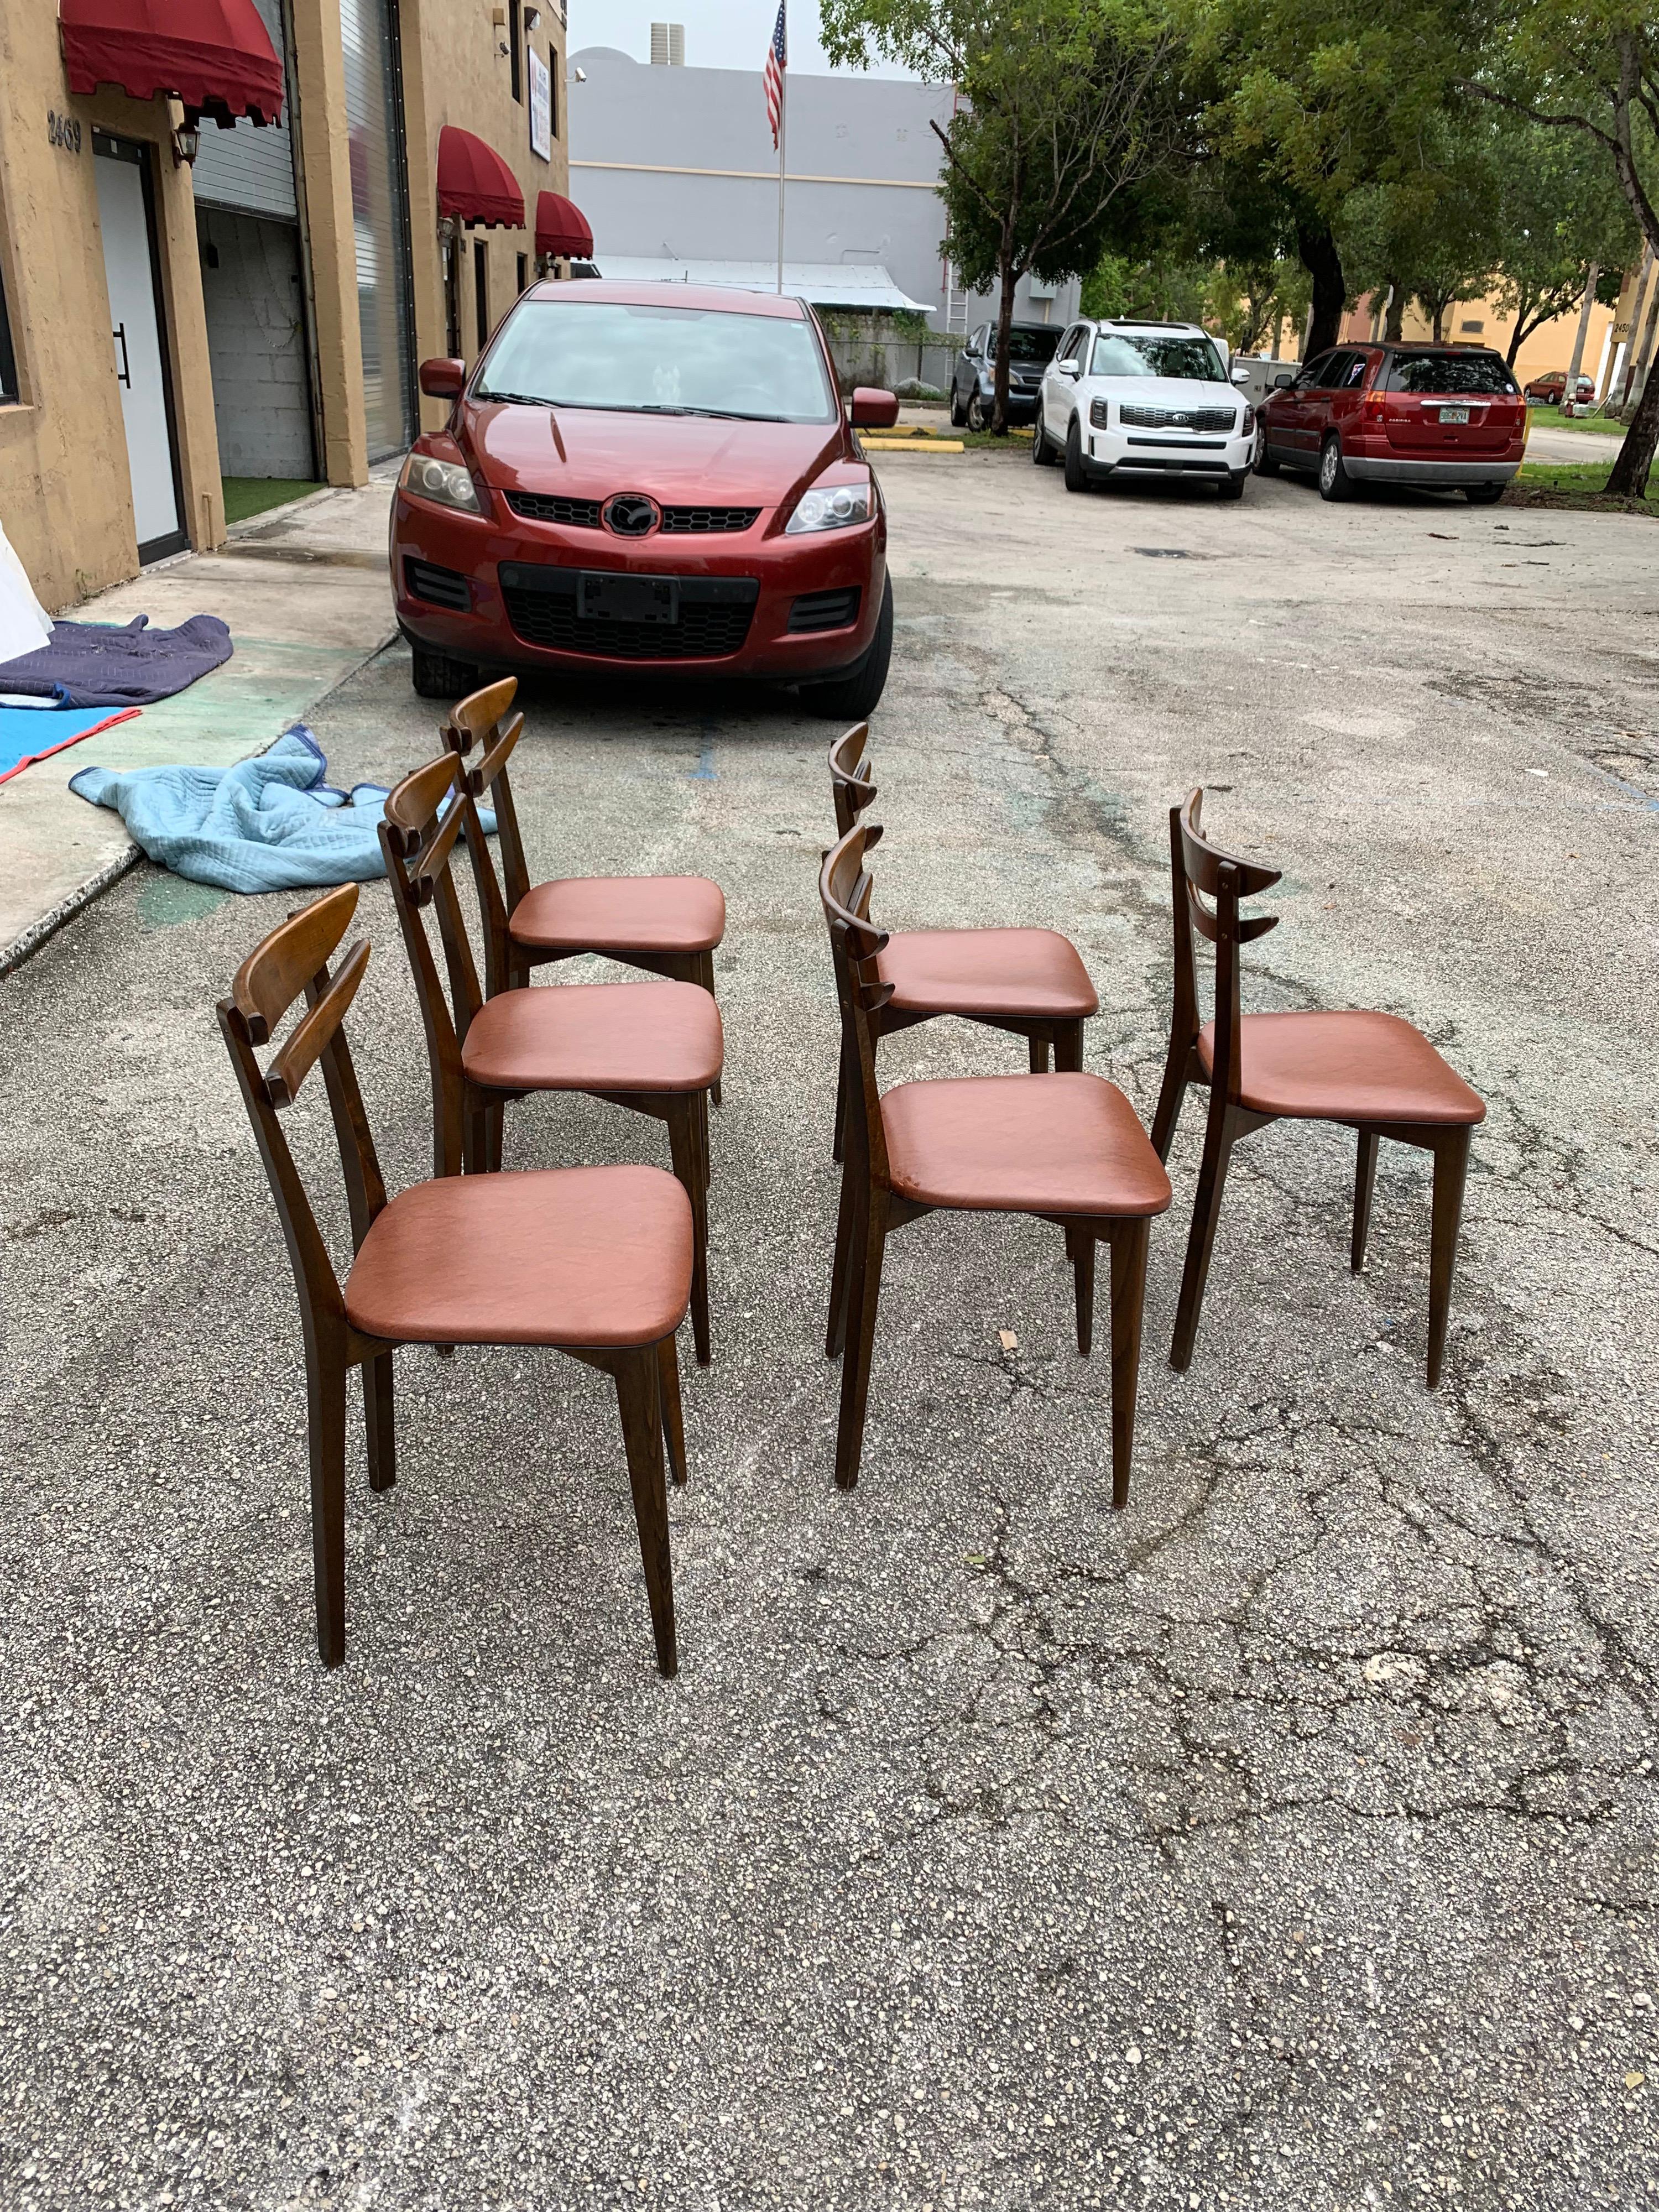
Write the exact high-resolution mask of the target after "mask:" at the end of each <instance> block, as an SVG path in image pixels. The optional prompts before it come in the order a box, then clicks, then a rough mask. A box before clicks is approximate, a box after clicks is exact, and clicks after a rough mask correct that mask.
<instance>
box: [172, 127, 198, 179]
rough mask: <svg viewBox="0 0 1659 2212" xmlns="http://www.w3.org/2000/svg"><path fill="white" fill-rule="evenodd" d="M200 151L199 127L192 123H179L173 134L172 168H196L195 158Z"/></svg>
mask: <svg viewBox="0 0 1659 2212" xmlns="http://www.w3.org/2000/svg"><path fill="white" fill-rule="evenodd" d="M201 150H202V132H201V127H200V125H197V124H194V123H181V124H180V125H179V128H178V129H177V130H176V131H174V132H173V167H175V168H179V169H193V168H194V167H196V156H197V155H198V154H199V153H200V152H201Z"/></svg>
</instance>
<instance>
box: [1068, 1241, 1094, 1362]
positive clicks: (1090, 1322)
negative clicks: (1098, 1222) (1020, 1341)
mask: <svg viewBox="0 0 1659 2212" xmlns="http://www.w3.org/2000/svg"><path fill="white" fill-rule="evenodd" d="M1066 1243H1067V1244H1068V1245H1069V1246H1070V1248H1071V1254H1072V1278H1073V1283H1074V1284H1075V1285H1076V1288H1077V1348H1078V1351H1079V1352H1080V1353H1081V1355H1082V1356H1083V1358H1085V1359H1086V1358H1088V1357H1089V1354H1090V1352H1091V1351H1092V1350H1093V1348H1094V1340H1095V1240H1094V1237H1093V1235H1092V1233H1091V1231H1088V1230H1086V1229H1068V1230H1067V1231H1066Z"/></svg>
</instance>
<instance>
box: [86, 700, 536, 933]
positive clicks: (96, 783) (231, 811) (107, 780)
mask: <svg viewBox="0 0 1659 2212" xmlns="http://www.w3.org/2000/svg"><path fill="white" fill-rule="evenodd" d="M327 773H328V763H327V761H326V759H325V757H324V755H323V750H322V748H321V746H319V744H318V743H317V740H316V739H315V738H313V736H312V734H311V732H310V731H309V730H307V728H306V727H305V726H304V725H303V724H302V723H296V724H295V726H294V728H293V729H291V730H286V731H284V732H283V735H282V736H281V737H280V738H277V740H276V744H274V745H273V746H272V747H271V748H270V751H269V752H267V753H261V754H260V756H259V757H258V759H257V760H246V761H238V762H237V763H236V765H235V766H234V768H140V769H129V770H127V771H126V772H125V773H123V772H122V771H120V770H118V769H107V768H83V769H82V770H81V772H80V774H79V775H73V776H71V777H70V790H71V791H73V792H75V793H77V794H78V796H79V797H81V798H82V799H90V800H91V802H92V804H93V805H94V806H108V807H112V808H113V810H114V811H115V812H116V813H118V815H119V816H120V817H121V819H122V820H123V822H125V823H126V825H127V833H128V835H129V836H131V839H132V842H133V843H134V844H135V845H137V847H138V848H139V849H140V850H141V851H142V852H143V854H144V855H145V857H146V858H147V859H149V860H155V861H156V862H157V863H159V865H160V866H162V867H164V868H171V869H172V870H173V873H174V874H175V875H179V876H186V877H188V878H189V879H190V881H191V883H194V884H214V885H215V886H216V888H217V889H218V890H225V891H246V892H258V891H292V890H313V889H315V888H316V887H317V886H319V885H325V884H363V883H369V882H372V881H373V880H374V878H376V877H379V876H384V875H385V873H386V863H385V861H384V860H382V858H381V856H380V836H379V829H380V810H381V808H382V806H383V805H384V804H385V800H386V787H385V786H384V785H381V784H378V783H360V784H358V785H356V787H354V788H353V789H352V790H350V791H349V792H345V791H336V790H334V789H333V788H332V787H331V786H330V785H329V784H328V783H327V782H326V781H325V777H326V775H327ZM479 820H480V821H481V823H483V828H484V830H485V832H486V834H493V832H494V830H495V816H494V815H493V814H492V813H490V812H489V811H488V810H487V809H481V810H480V812H479Z"/></svg>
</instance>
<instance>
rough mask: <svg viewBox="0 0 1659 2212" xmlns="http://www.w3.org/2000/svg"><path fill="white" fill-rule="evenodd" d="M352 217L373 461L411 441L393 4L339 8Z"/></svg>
mask: <svg viewBox="0 0 1659 2212" xmlns="http://www.w3.org/2000/svg"><path fill="white" fill-rule="evenodd" d="M340 31H341V36H342V40H343V45H344V48H345V94H346V124H347V128H348V131H349V138H350V155H351V212H352V222H353V227H354V228H355V230H356V241H357V315H358V320H359V322H360V324H361V325H362V341H363V402H364V408H365V412H366V414H367V416H368V452H369V458H370V459H371V460H380V459H385V457H386V455H387V454H388V453H401V452H402V451H403V449H404V447H405V446H407V445H408V444H409V443H410V441H411V439H412V438H413V437H414V435H415V424H416V413H415V336H414V318H413V314H412V312H411V301H412V295H413V283H412V280H411V276H410V253H409V169H408V164H407V161H406V159H405V156H404V112H403V111H404V103H403V69H402V63H401V60H400V57H399V50H398V0H341V6H340Z"/></svg>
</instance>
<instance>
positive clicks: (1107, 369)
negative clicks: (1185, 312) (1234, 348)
mask: <svg viewBox="0 0 1659 2212" xmlns="http://www.w3.org/2000/svg"><path fill="white" fill-rule="evenodd" d="M1089 374H1090V375H1091V376H1175V377H1182V378H1185V379H1186V380H1188V382H1189V383H1194V384H1225V382H1226V381H1227V373H1226V371H1225V369H1224V368H1222V366H1221V356H1220V355H1219V354H1218V353H1217V351H1216V349H1215V348H1214V347H1213V346H1212V344H1211V343H1210V341H1209V340H1208V338H1155V337H1124V336H1123V334H1122V333H1121V331H1113V332H1111V333H1110V335H1108V333H1107V332H1106V331H1102V332H1101V333H1100V335H1099V336H1098V337H1097V338H1096V340H1095V357H1094V360H1093V362H1092V363H1091V367H1090V370H1089Z"/></svg>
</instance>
